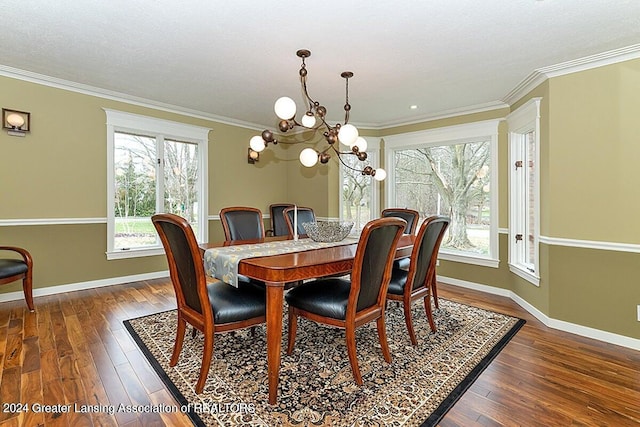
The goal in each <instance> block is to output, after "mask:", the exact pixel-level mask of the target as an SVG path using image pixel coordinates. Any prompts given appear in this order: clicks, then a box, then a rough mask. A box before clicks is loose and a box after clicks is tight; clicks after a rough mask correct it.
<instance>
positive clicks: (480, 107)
mask: <svg viewBox="0 0 640 427" xmlns="http://www.w3.org/2000/svg"><path fill="white" fill-rule="evenodd" d="M502 108H509V105H508V104H506V103H504V102H503V101H491V102H485V103H484V104H476V105H470V106H467V107H461V108H453V109H451V110H445V111H440V112H437V113H433V114H426V115H423V116H418V117H414V118H413V119H411V120H409V121H407V120H391V121H388V122H383V123H380V124H371V123H356V122H354V123H353V124H354V125H356V126H358V127H362V128H366V129H371V130H383V129H389V128H392V127H398V126H407V125H414V124H418V123H424V122H432V121H434V120H442V119H448V118H451V117H459V116H465V115H468V114H476V113H484V112H486V111H493V110H499V109H502Z"/></svg>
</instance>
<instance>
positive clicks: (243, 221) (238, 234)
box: [220, 206, 265, 240]
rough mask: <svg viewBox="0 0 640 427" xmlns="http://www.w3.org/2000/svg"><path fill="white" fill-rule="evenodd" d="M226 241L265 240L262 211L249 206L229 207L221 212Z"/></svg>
mask: <svg viewBox="0 0 640 427" xmlns="http://www.w3.org/2000/svg"><path fill="white" fill-rule="evenodd" d="M220 220H221V221H222V228H223V229H224V238H225V240H254V239H264V236H265V234H264V223H263V222H262V211H261V210H260V209H257V208H251V207H248V206H234V207H227V208H224V209H222V210H221V211H220Z"/></svg>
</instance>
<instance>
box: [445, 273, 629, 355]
mask: <svg viewBox="0 0 640 427" xmlns="http://www.w3.org/2000/svg"><path fill="white" fill-rule="evenodd" d="M438 281H439V282H442V283H446V284H448V285H453V286H459V287H461V288H467V289H473V290H476V291H480V292H485V293H488V294H493V295H499V296H503V297H508V298H511V299H512V300H513V301H514V302H516V303H517V304H518V305H519V306H520V307H522V308H523V309H525V310H526V311H527V312H529V314H531V315H532V316H533V317H535V318H536V319H538V320H539V321H541V322H542V323H543V324H544V325H545V326H548V327H549V328H553V329H558V330H560V331H565V332H569V333H572V334H576V335H580V336H583V337H587V338H592V339H595V340H598V341H603V342H606V343H609V344H615V345H619V346H622V347H627V348H630V349H632V350H640V340H639V339H635V338H631V337H627V336H624V335H618V334H614V333H611V332H606V331H601V330H600V329H594V328H589V327H587V326H582V325H577V324H575V323H570V322H565V321H564V320H558V319H553V318H550V317H549V316H547V315H546V314H544V313H543V312H541V311H540V310H538V309H537V308H535V307H534V306H532V305H531V304H529V303H528V302H527V301H525V300H524V299H523V298H522V297H520V296H519V295H517V294H516V293H515V292H513V291H510V290H507V289H501V288H495V287H493V286H487V285H482V284H479V283H473V282H467V281H466V280H459V279H454V278H451V277H444V276H438Z"/></svg>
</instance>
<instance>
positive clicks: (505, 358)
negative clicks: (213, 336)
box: [0, 279, 640, 427]
mask: <svg viewBox="0 0 640 427" xmlns="http://www.w3.org/2000/svg"><path fill="white" fill-rule="evenodd" d="M438 289H439V294H440V296H441V297H443V298H448V299H451V300H454V301H458V302H462V303H466V304H470V305H475V306H478V307H482V308H485V309H489V310H494V311H498V312H501V313H505V314H510V315H513V316H517V317H521V318H524V319H526V320H527V324H526V325H525V326H524V327H523V328H522V329H521V330H520V331H519V332H518V334H517V335H516V336H515V337H514V339H513V340H512V341H511V342H510V343H509V344H508V345H507V347H506V348H505V349H504V350H503V351H502V352H501V353H500V354H499V355H498V357H497V358H496V359H495V360H494V362H493V363H492V364H491V365H490V366H489V367H488V368H487V369H486V370H485V371H484V373H483V374H482V375H481V376H480V378H479V379H478V380H477V381H476V382H475V383H474V384H473V385H472V386H471V387H470V388H469V390H468V391H467V392H466V393H465V394H464V395H463V396H462V398H461V399H460V400H459V401H458V402H457V403H456V405H455V406H454V407H453V408H452V409H451V411H449V413H448V414H447V416H446V417H445V418H444V419H443V420H442V422H441V425H442V426H571V425H575V426H616V427H619V426H637V425H640V352H639V351H633V350H630V349H626V348H623V347H618V346H614V345H610V344H605V343H602V342H599V341H595V340H590V339H587V338H583V337H579V336H576V335H572V334H569V333H565V332H561V331H557V330H553V329H549V328H547V327H545V326H544V325H543V324H541V323H540V322H539V321H537V320H536V319H535V318H533V317H532V316H531V315H529V314H528V313H527V312H526V311H525V310H523V309H522V308H521V307H520V306H518V305H517V304H516V303H515V302H513V301H511V300H509V299H508V298H503V297H497V296H493V295H488V294H484V293H481V292H477V291H472V290H467V289H463V288H457V287H454V286H446V285H439V288H438ZM35 304H36V312H35V313H30V312H29V311H28V310H27V309H26V305H25V304H24V302H23V301H15V302H9V303H1V304H0V368H1V377H0V427H9V426H29V427H31V426H184V425H189V424H190V421H189V419H188V418H186V417H185V416H184V415H182V414H180V413H159V414H155V413H127V412H120V413H115V414H109V413H107V412H105V411H98V412H88V413H78V412H73V411H71V412H69V413H64V412H63V410H64V408H66V407H68V406H66V405H73V404H76V405H77V407H82V405H96V406H98V405H103V407H104V405H107V407H108V405H114V406H118V405H119V404H124V405H161V404H165V405H175V404H176V403H175V401H174V400H173V398H172V397H171V395H170V394H169V392H168V390H167V389H166V388H165V387H164V385H163V384H162V382H161V381H160V379H159V378H158V376H157V375H156V374H155V372H154V371H153V370H152V368H151V367H150V366H149V364H148V363H147V361H146V359H145V358H144V356H143V355H142V353H141V352H140V351H139V350H138V348H137V346H136V345H135V343H134V342H133V341H132V340H131V338H130V337H129V334H128V333H127V331H126V330H125V329H124V326H123V324H122V321H123V320H126V319H130V318H134V317H139V316H143V315H146V314H151V313H155V312H159V311H164V310H168V309H171V308H175V299H174V295H173V289H172V287H171V284H170V282H169V281H168V279H158V280H153V281H143V282H135V283H128V284H124V285H118V286H109V287H103V288H97V289H92V290H86V291H78V292H70V293H67V294H61V295H52V296H47V297H39V298H36V299H35ZM167 339H171V340H173V337H167ZM10 403H15V404H20V403H21V404H27V403H28V404H29V405H30V406H29V411H28V412H26V411H13V412H9V411H7V409H9V407H8V406H6V405H8V404H10ZM38 405H39V406H38ZM45 405H50V406H49V407H47V406H45ZM71 408H73V406H71ZM10 409H12V410H14V409H16V408H15V407H11V408H10ZM23 409H24V408H23ZM34 409H36V410H34Z"/></svg>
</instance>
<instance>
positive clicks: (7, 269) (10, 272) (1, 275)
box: [0, 246, 35, 311]
mask: <svg viewBox="0 0 640 427" xmlns="http://www.w3.org/2000/svg"><path fill="white" fill-rule="evenodd" d="M0 251H6V252H13V253H14V254H17V255H19V256H20V258H21V259H18V258H17V257H15V258H1V259H0V285H5V284H7V283H12V282H15V281H18V280H22V291H23V292H24V299H25V300H26V302H27V307H29V311H34V310H35V308H34V305H33V259H32V258H31V254H30V253H29V251H27V250H26V249H23V248H18V247H16V246H0Z"/></svg>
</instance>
